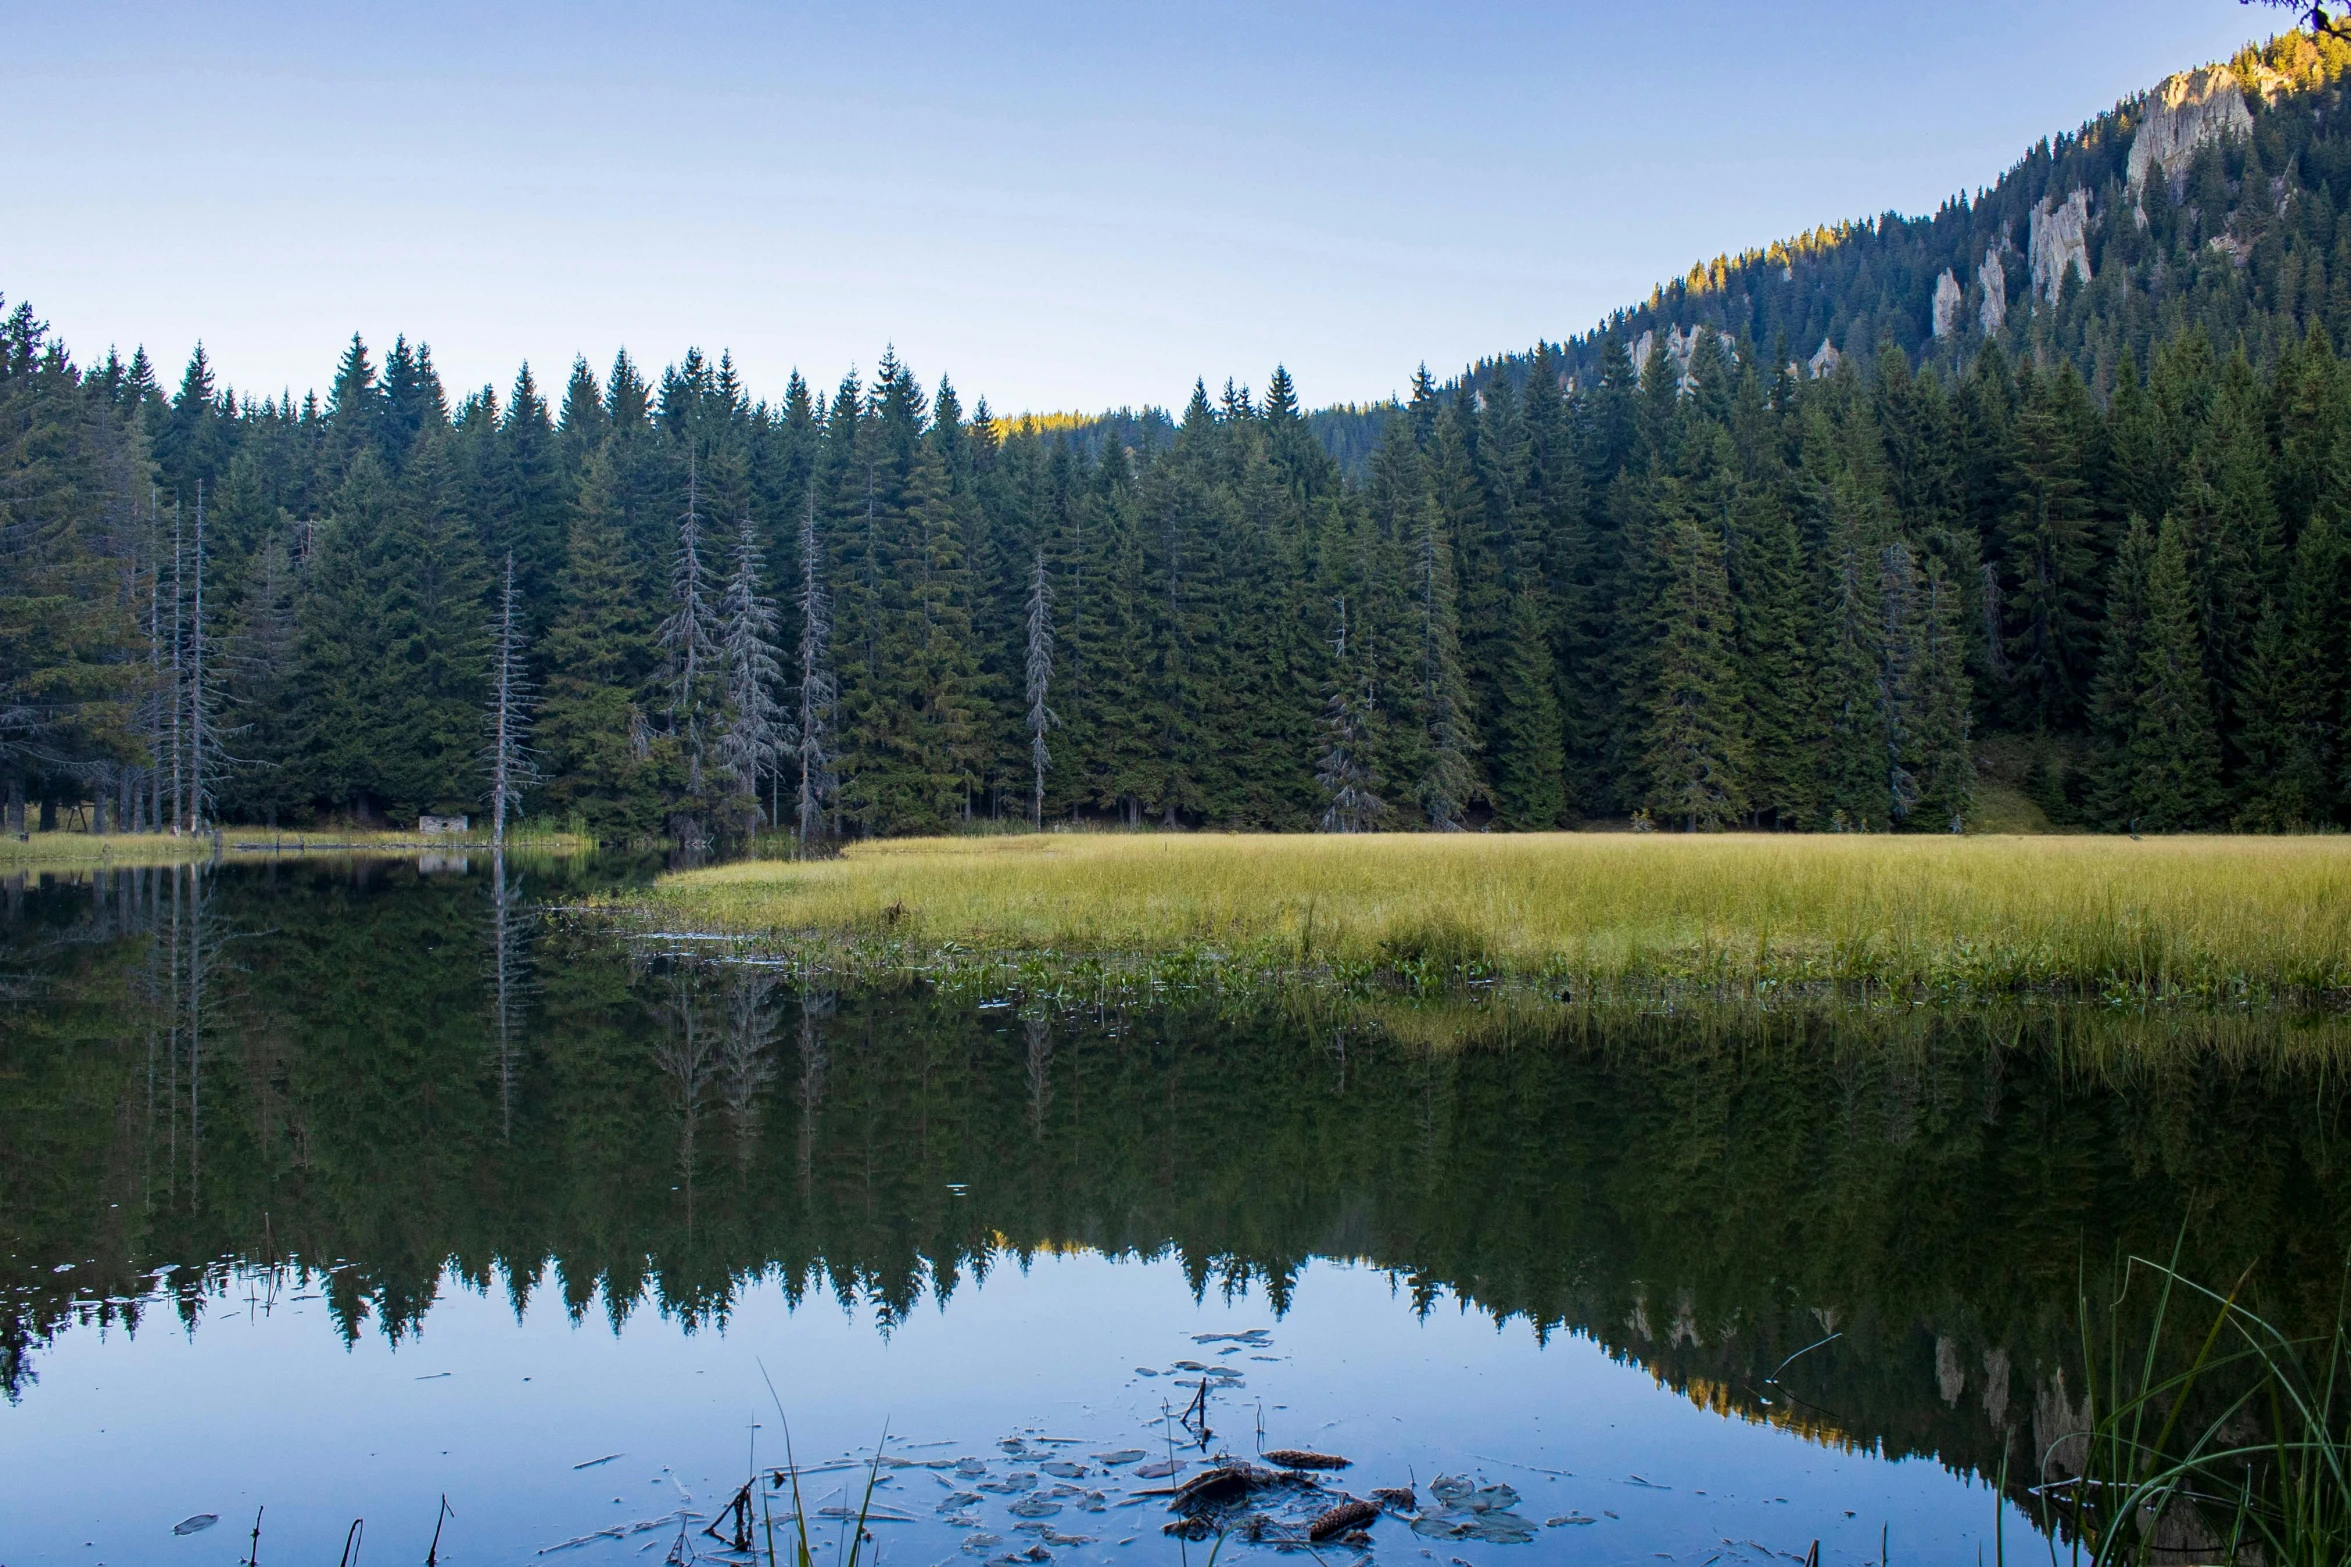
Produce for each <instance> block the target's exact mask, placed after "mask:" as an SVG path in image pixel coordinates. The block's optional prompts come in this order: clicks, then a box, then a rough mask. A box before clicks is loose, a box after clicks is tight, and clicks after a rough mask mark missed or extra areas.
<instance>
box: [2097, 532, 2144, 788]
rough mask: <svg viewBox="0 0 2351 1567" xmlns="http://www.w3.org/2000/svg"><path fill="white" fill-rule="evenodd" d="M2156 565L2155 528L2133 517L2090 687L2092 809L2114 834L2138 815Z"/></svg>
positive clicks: (2113, 578) (2114, 572)
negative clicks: (2138, 760)
mask: <svg viewBox="0 0 2351 1567" xmlns="http://www.w3.org/2000/svg"><path fill="white" fill-rule="evenodd" d="M2154 562H2155V530H2154V529H2153V528H2150V527H2149V526H2148V525H2147V519H2146V518H2145V517H2144V516H2139V515H2133V516H2132V518H2131V519H2130V526H2129V527H2128V529H2127V530H2126V531H2125V532H2124V534H2123V536H2122V542H2121V544H2119V545H2118V546H2117V547H2116V549H2115V555H2114V564H2113V566H2112V567H2111V568H2110V569H2109V570H2108V573H2107V580H2106V624H2105V634H2104V640H2103V642H2102V643H2101V646H2100V650H2099V655H2098V674H2097V678H2096V679H2095V680H2094V681H2093V682H2092V683H2091V686H2090V707H2089V717H2090V734H2091V739H2092V742H2093V744H2094V745H2095V746H2096V748H2097V750H2096V762H2095V765H2094V769H2093V783H2092V787H2091V794H2090V800H2089V806H2090V812H2091V818H2092V820H2094V821H2096V822H2098V823H2099V824H2100V825H2102V826H2104V827H2107V828H2108V829H2110V830H2111V829H2117V828H2122V827H2127V826H2129V825H2130V823H2131V821H2132V818H2133V817H2134V816H2135V815H2136V814H2137V807H2136V804H2135V797H2134V793H2133V787H2134V786H2133V775H2132V752H2131V738H2132V736H2133V734H2135V733H2136V731H2137V729H2138V723H2139V680H2140V670H2141V668H2142V666H2143V664H2144V662H2145V660H2146V656H2147V573H2148V571H2149V569H2150V568H2151V567H2152V566H2153V565H2154Z"/></svg>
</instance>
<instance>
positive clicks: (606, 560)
mask: <svg viewBox="0 0 2351 1567" xmlns="http://www.w3.org/2000/svg"><path fill="white" fill-rule="evenodd" d="M616 483H617V481H616V479H615V475H614V463H613V458H612V454H611V453H610V452H609V451H608V450H605V449H603V448H599V449H598V450H597V451H596V452H595V453H593V454H592V455H591V456H590V457H589V459H588V464H587V468H586V470H585V472H584V473H583V475H582V479H581V484H580V502H579V507H578V509H577V511H576V512H575V514H574V516H573V518H572V524H571V533H570V539H569V544H568V546H567V548H566V550H565V555H566V561H565V564H564V568H563V575H562V577H561V578H560V579H559V592H560V596H561V603H560V605H559V606H558V609H557V612H556V616H555V619H554V622H553V624H552V625H551V626H550V627H549V628H548V632H547V640H546V643H545V646H544V657H545V660H546V667H547V683H546V692H545V699H544V701H543V703H542V705H541V708H540V713H539V722H538V740H539V745H540V748H541V752H542V755H543V758H544V764H545V770H546V774H547V787H546V788H545V790H544V791H543V794H542V799H543V801H544V802H545V804H546V806H547V808H548V809H549V810H550V811H556V812H566V813H571V814H574V815H576V816H577V818H578V819H579V821H580V822H581V824H582V825H583V826H584V827H585V828H586V829H587V830H588V831H590V832H592V833H594V834H596V835H597V836H599V837H603V838H608V839H609V838H622V839H625V838H631V837H637V836H640V835H646V834H650V833H651V832H653V831H654V830H655V828H656V827H657V826H658V824H659V816H660V799H659V778H658V765H657V763H656V762H655V760H654V758H653V754H652V752H653V747H652V726H651V723H650V722H649V720H648V718H647V716H646V711H645V708H644V707H643V706H642V705H640V703H639V701H638V697H637V694H638V690H639V687H640V686H641V684H642V683H643V682H644V680H645V679H646V678H647V676H648V675H650V674H651V673H652V672H653V661H654V649H653V637H652V629H651V616H650V615H649V614H648V613H647V612H646V610H645V608H644V606H643V602H642V600H641V599H640V597H639V595H638V591H637V576H636V566H635V562H634V561H633V559H632V558H631V554H630V550H629V543H628V540H627V538H626V537H625V535H624V534H623V532H622V529H621V510H620V506H621V502H620V497H619V496H618V494H617V493H616Z"/></svg>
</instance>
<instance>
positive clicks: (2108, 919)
mask: <svg viewBox="0 0 2351 1567" xmlns="http://www.w3.org/2000/svg"><path fill="white" fill-rule="evenodd" d="M642 912H643V913H644V914H646V915H649V916H651V917H652V918H655V919H657V920H660V921H663V922H666V923H668V924H670V925H671V926H672V927H673V928H674V927H675V926H677V925H679V924H681V923H682V924H684V925H688V926H691V927H693V928H695V929H697V930H702V931H711V932H723V933H732V934H737V935H742V936H746V937H750V938H752V939H754V940H755V941H760V942H764V943H767V944H769V945H773V946H776V947H779V948H792V949H796V950H800V951H803V952H807V951H810V950H811V949H824V948H830V949H833V950H836V951H849V950H854V949H858V948H861V947H862V948H863V949H866V950H869V951H875V950H879V949H881V948H884V947H886V948H887V949H889V950H890V951H892V952H895V953H898V954H900V957H901V961H905V962H920V961H924V959H923V957H922V954H924V953H928V954H932V955H934V956H935V955H937V954H939V953H942V952H944V953H948V954H953V953H964V954H970V955H972V956H989V957H997V958H1016V959H1017V958H1035V957H1039V956H1043V957H1046V958H1049V959H1053V960H1060V961H1068V960H1078V961H1084V960H1089V959H1113V958H1132V957H1137V956H1144V957H1148V956H1151V955H1161V954H1170V953H1191V954H1196V955H1202V956H1206V957H1208V958H1210V959H1211V960H1213V961H1217V962H1220V963H1230V964H1238V965H1245V966H1248V967H1252V968H1257V969H1263V968H1267V967H1271V968H1273V969H1276V970H1281V971H1285V972H1287V971H1314V970H1325V971H1336V972H1340V973H1342V974H1343V973H1346V972H1348V971H1351V970H1352V971H1359V972H1375V971H1380V970H1392V971H1398V972H1402V973H1403V974H1405V975H1406V976H1407V977H1410V978H1413V979H1415V980H1418V981H1425V980H1426V978H1427V977H1428V975H1429V974H1430V973H1431V972H1432V971H1438V972H1443V973H1447V974H1452V975H1463V974H1469V975H1481V974H1482V975H1493V976H1497V977H1505V978H1508V977H1518V978H1536V977H1540V978H1545V979H1551V978H1558V979H1564V980H1568V981H1571V982H1574V981H1580V982H1583V983H1586V984H1596V985H1608V984H1611V983H1619V982H1632V983H1641V984H1645V983H1649V982H1652V981H1663V982H1690V983H1699V984H1713V985H1718V986H1719V985H1730V986H1739V987H1749V986H1754V985H1758V984H1761V985H1765V986H1770V985H1775V984H1784V983H1817V982H1837V983H1862V982H1866V983H1876V984H1883V985H1890V986H1927V987H1938V988H1944V989H1958V990H1965V991H1969V992H1979V993H1980V992H2005V991H2014V990H2019V989H2033V988H2055V989H2063V990H2071V991H2075V992H2081V991H2090V992H2095V993H2108V994H2111V993H2123V994H2138V995H2201V996H2206V997H2209V998H2213V999H2228V998H2231V997H2247V998H2250V997H2272V996H2280V995H2294V996H2301V997H2306V998H2307V997H2313V996H2317V995H2322V994H2325V993H2328V992H2336V991H2341V990H2343V989H2345V988H2346V987H2351V838H2339V837H2318V838H2252V837H2245V838H2237V837H2179V838H2149V839H2145V840H2131V839H2127V838H2104V837H2030V838H2025V837H2016V838H1994V837H1970V838H1944V837H1924V836H1921V837H1891V836H1862V835H1855V836H1801V837H1799V836H1792V835H1741V834H1726V835H1719V836H1680V835H1667V834H1658V835H1639V836H1633V835H1599V834H1571V833H1558V834H1524V835H1452V836H1439V835H1434V834H1399V835H1373V836H1364V837H1336V836H1307V835H1299V836H1275V835H1224V834H1205V833H1204V834H1086V833H1048V834H1042V835H1032V836H1023V837H992V838H946V839H900V840H888V841H880V842H872V843H864V844H858V845H855V846H853V847H851V848H850V849H849V850H848V851H847V852H846V853H845V854H844V855H843V856H842V857H841V858H839V859H836V860H824V861H812V862H797V863H784V862H749V863H740V864H733V865H725V866H717V867H712V868H709V869H704V870H697V871H689V872H684V873H681V874H678V875H674V876H671V877H667V878H665V879H664V880H663V881H662V882H661V883H660V884H659V885H658V886H657V887H656V888H655V889H654V890H653V891H652V892H651V893H650V894H648V895H647V896H646V901H645V903H644V904H643V906H642Z"/></svg>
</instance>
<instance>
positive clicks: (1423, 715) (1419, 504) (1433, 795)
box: [1351, 421, 1484, 832]
mask: <svg viewBox="0 0 2351 1567" xmlns="http://www.w3.org/2000/svg"><path fill="white" fill-rule="evenodd" d="M1372 462H1373V469H1372V490H1371V497H1370V502H1371V515H1370V517H1368V518H1367V519H1366V523H1367V526H1369V527H1371V528H1374V529H1377V530H1379V538H1380V539H1385V538H1388V537H1393V538H1394V539H1395V540H1396V542H1397V544H1398V545H1399V546H1400V553H1401V555H1402V562H1401V564H1402V566H1403V569H1404V571H1405V572H1406V573H1407V574H1408V586H1407V593H1408V602H1407V604H1406V605H1405V606H1404V615H1403V616H1402V617H1401V619H1402V624H1400V625H1399V626H1398V628H1397V630H1398V631H1399V632H1400V633H1401V636H1400V638H1399V640H1400V641H1403V642H1404V647H1405V649H1408V650H1409V651H1408V653H1407V655H1406V657H1405V658H1404V660H1403V664H1402V668H1401V670H1400V671H1399V673H1400V674H1401V675H1402V676H1403V679H1402V681H1401V684H1403V686H1404V691H1403V692H1402V693H1401V694H1402V695H1404V696H1405V697H1406V699H1407V700H1406V701H1405V702H1404V703H1403V704H1402V714H1401V716H1402V717H1403V718H1404V720H1405V723H1406V724H1407V725H1409V728H1410V730H1411V735H1412V739H1413V742H1414V743H1413V744H1412V745H1410V746H1409V747H1407V748H1406V756H1405V758H1403V760H1405V761H1406V763H1407V765H1408V766H1409V768H1410V773H1409V776H1411V778H1412V780H1413V794H1414V796H1415V798H1416V799H1417V800H1418V802H1419V805H1420V813H1421V817H1422V819H1423V820H1424V821H1425V822H1427V824H1428V825H1429V826H1431V827H1433V828H1435V829H1436V830H1437V831H1439V832H1456V831H1459V830H1460V828H1461V825H1462V816H1463V814H1464V813H1465V812H1466V811H1467V810H1468V809H1469V808H1470V806H1471V804H1472V803H1473V802H1475V801H1476V800H1477V799H1478V798H1479V797H1480V796H1481V795H1482V794H1483V793H1484V789H1483V786H1482V785H1481V784H1480V782H1479V779H1478V773H1477V765H1476V760H1475V758H1476V756H1477V753H1478V751H1479V749H1480V746H1479V736H1478V730H1477V712H1476V703H1475V700H1474V698H1473V697H1472V695H1471V693H1470V688H1469V676H1468V672H1467V671H1466V670H1465V669H1464V668H1463V664H1462V654H1461V615H1460V606H1459V600H1458V596H1457V593H1456V589H1455V584H1454V576H1453V559H1454V556H1453V540H1452V537H1451V535H1450V533H1449V532H1448V531H1447V529H1446V527H1445V518H1444V513H1443V512H1442V511H1441V510H1440V509H1439V508H1438V506H1437V504H1436V502H1435V499H1434V497H1432V496H1431V495H1430V494H1429V493H1428V488H1427V475H1426V469H1425V467H1424V465H1423V463H1422V461H1421V458H1420V454H1419V453H1418V452H1417V451H1416V450H1415V449H1414V447H1413V444H1412V440H1411V437H1410V434H1409V432H1408V430H1407V427H1406V426H1405V425H1404V423H1403V422H1402V421H1398V422H1397V423H1395V424H1392V425H1390V426H1389V428H1388V432H1387V434H1386V435H1385V436H1384V437H1383V439H1382V440H1381V442H1380V447H1379V450H1378V451H1377V453H1375V455H1374V456H1373V459H1372ZM1364 542H1365V545H1366V546H1369V545H1371V544H1373V543H1374V540H1373V539H1371V538H1368V537H1367V539H1366V540H1365V541H1364ZM1354 557H1355V562H1356V565H1357V569H1356V571H1355V572H1354V574H1353V578H1352V581H1351V587H1352V591H1353V592H1354V594H1355V599H1356V603H1357V606H1358V612H1357V619H1358V621H1360V620H1361V619H1362V613H1361V608H1362V605H1363V604H1364V602H1365V600H1366V599H1367V598H1368V597H1369V596H1370V595H1371V594H1372V593H1373V592H1375V591H1376V590H1377V587H1378V579H1379V578H1380V577H1381V576H1383V575H1385V573H1384V572H1383V571H1382V570H1381V562H1380V557H1379V555H1377V554H1372V553H1369V552H1368V550H1367V549H1366V548H1364V547H1358V548H1357V549H1356V550H1355V551H1354ZM1358 640H1359V641H1360V637H1359V638H1358Z"/></svg>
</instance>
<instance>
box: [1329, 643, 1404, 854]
mask: <svg viewBox="0 0 2351 1567" xmlns="http://www.w3.org/2000/svg"><path fill="white" fill-rule="evenodd" d="M1333 608H1334V610H1335V611H1336V619H1335V621H1334V622H1333V626H1332V632H1331V664H1330V669H1331V672H1330V678H1329V682H1328V690H1329V693H1330V695H1329V698H1328V700H1327V701H1326V703H1325V704H1324V708H1323V751H1322V755H1321V757H1320V758H1319V759H1318V760H1317V762H1316V764H1315V769H1314V781H1315V782H1316V784H1318V785H1319V786H1320V787H1321V789H1322V793H1323V811H1322V830H1323V831H1324V832H1336V833H1359V832H1372V831H1374V830H1376V829H1377V828H1378V826H1379V824H1380V821H1381V819H1382V817H1384V816H1385V814H1386V812H1387V802H1385V801H1383V800H1382V799H1381V798H1380V797H1379V792H1378V791H1379V787H1380V781H1379V777H1378V775H1377V774H1375V773H1374V772H1373V771H1372V769H1371V767H1370V765H1369V753H1370V752H1372V751H1373V750H1375V749H1376V748H1377V739H1376V736H1375V733H1374V731H1375V729H1376V727H1377V724H1378V716H1377V708H1378V689H1377V685H1376V681H1375V677H1374V675H1373V674H1372V670H1371V665H1370V660H1369V659H1368V658H1367V657H1366V656H1365V655H1366V651H1367V650H1366V649H1365V648H1364V647H1363V645H1362V644H1361V643H1360V641H1358V642H1355V643H1350V641H1349V640H1348V634H1347V632H1348V627H1347V601H1346V600H1345V599H1343V598H1342V599H1340V600H1338V601H1337V602H1336V604H1334V605H1333Z"/></svg>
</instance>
